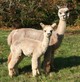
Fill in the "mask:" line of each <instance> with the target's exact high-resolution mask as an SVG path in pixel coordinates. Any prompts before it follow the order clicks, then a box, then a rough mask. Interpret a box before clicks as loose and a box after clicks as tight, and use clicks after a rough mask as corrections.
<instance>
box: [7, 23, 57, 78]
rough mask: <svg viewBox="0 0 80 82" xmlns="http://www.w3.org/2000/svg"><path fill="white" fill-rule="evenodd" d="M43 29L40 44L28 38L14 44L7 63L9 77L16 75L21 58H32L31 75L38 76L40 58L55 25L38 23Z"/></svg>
mask: <svg viewBox="0 0 80 82" xmlns="http://www.w3.org/2000/svg"><path fill="white" fill-rule="evenodd" d="M40 25H41V26H42V28H43V36H44V37H43V40H42V42H41V41H39V40H34V39H30V38H24V39H22V40H20V41H16V42H14V43H13V44H12V45H11V47H10V49H11V52H10V53H11V54H12V57H11V60H10V61H9V62H8V70H9V75H10V76H11V77H12V76H13V75H15V74H16V73H18V70H17V69H18V68H17V64H18V63H19V62H20V60H21V59H22V58H23V57H22V56H23V55H25V56H32V74H33V76H36V75H37V74H40V65H39V64H40V57H41V56H42V54H44V53H45V52H46V50H47V47H48V45H49V41H50V36H51V34H52V31H53V28H54V27H55V26H56V23H54V24H52V25H44V24H43V23H40Z"/></svg>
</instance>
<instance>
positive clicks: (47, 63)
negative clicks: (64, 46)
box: [43, 48, 53, 74]
mask: <svg viewBox="0 0 80 82" xmlns="http://www.w3.org/2000/svg"><path fill="white" fill-rule="evenodd" d="M51 52H52V51H51V49H50V48H49V49H48V50H47V51H46V53H45V55H44V61H43V69H44V72H45V74H48V73H49V72H50V70H51V66H52V60H53V57H52V56H53V54H52V53H51Z"/></svg>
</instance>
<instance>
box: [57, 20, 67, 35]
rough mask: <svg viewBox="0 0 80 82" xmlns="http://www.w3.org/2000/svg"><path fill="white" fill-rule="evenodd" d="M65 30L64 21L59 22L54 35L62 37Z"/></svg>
mask: <svg viewBox="0 0 80 82" xmlns="http://www.w3.org/2000/svg"><path fill="white" fill-rule="evenodd" d="M65 29H66V21H65V20H60V21H59V24H58V28H57V30H56V33H57V34H59V35H64V32H65Z"/></svg>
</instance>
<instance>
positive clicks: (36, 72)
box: [32, 69, 40, 77]
mask: <svg viewBox="0 0 80 82" xmlns="http://www.w3.org/2000/svg"><path fill="white" fill-rule="evenodd" d="M32 74H33V77H35V76H37V75H40V71H39V69H36V70H33V71H32Z"/></svg>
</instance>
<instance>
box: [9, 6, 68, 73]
mask: <svg viewBox="0 0 80 82" xmlns="http://www.w3.org/2000/svg"><path fill="white" fill-rule="evenodd" d="M58 8H59V10H58V16H59V24H58V28H57V29H56V30H55V31H54V32H53V33H52V36H51V38H50V43H49V47H48V49H47V51H46V53H45V55H44V70H45V73H48V72H50V69H51V65H52V66H53V63H52V61H53V55H54V52H55V50H56V49H57V48H58V47H60V44H61V42H62V40H63V37H64V32H65V29H66V21H67V18H68V17H69V12H68V11H69V9H68V8H67V7H58ZM26 37H28V38H31V39H35V40H39V41H42V40H43V32H42V31H41V30H36V29H31V28H22V29H17V30H13V31H12V32H11V33H10V34H9V36H8V44H9V45H12V44H13V43H14V42H15V41H20V40H22V39H23V38H26ZM10 59H11V54H10V55H9V57H8V61H10Z"/></svg>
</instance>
